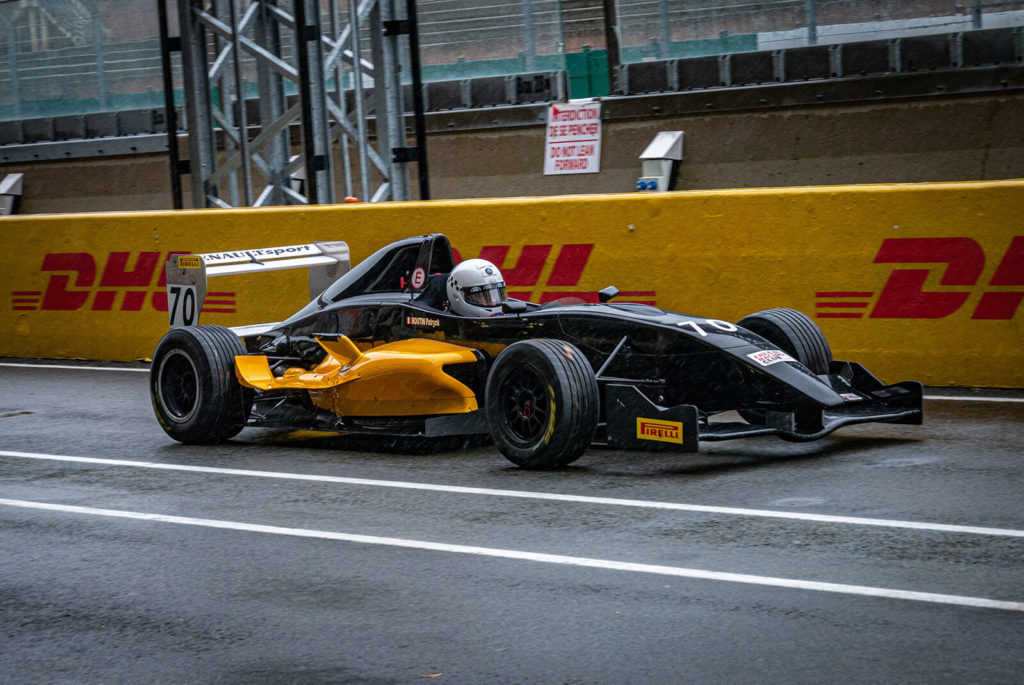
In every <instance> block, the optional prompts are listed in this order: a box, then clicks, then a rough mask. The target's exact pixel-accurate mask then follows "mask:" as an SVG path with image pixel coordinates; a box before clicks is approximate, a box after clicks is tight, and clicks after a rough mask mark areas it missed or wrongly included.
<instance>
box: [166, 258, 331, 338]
mask: <svg viewBox="0 0 1024 685" xmlns="http://www.w3.org/2000/svg"><path fill="white" fill-rule="evenodd" d="M349 267H350V262H349V251H348V245H347V244H346V243H344V242H341V241H333V242H317V243H307V244H305V245H285V246H283V247H265V248H260V249H257V250H237V251H234V252H210V253H207V254H197V255H192V254H174V255H171V258H170V259H168V260H167V263H166V264H165V265H164V272H165V273H166V274H167V313H168V318H169V319H170V323H171V328H179V327H181V326H193V325H195V324H197V323H198V322H199V313H200V312H201V311H202V309H203V302H204V301H205V300H206V279H207V278H209V277H211V276H230V275H235V274H248V273H254V272H257V271H277V270H279V269H299V268H306V269H308V270H309V299H311V300H312V299H313V298H315V297H316V296H317V295H319V294H320V293H322V292H323V291H324V290H326V289H327V288H328V286H330V285H331V284H332V283H334V281H336V280H337V279H339V278H340V277H341V276H343V275H344V274H345V273H346V272H347V271H348V270H349Z"/></svg>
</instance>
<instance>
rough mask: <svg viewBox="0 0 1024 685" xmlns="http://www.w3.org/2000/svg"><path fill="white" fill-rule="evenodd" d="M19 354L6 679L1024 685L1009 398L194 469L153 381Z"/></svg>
mask: <svg viewBox="0 0 1024 685" xmlns="http://www.w3.org/2000/svg"><path fill="white" fill-rule="evenodd" d="M11 361H13V360H7V362H8V363H7V364H0V469H2V471H0V500H2V501H0V550H3V554H2V556H0V682H12V683H14V682H17V683H26V682H76V683H109V682H146V683H180V682H186V681H187V682H204V683H205V682H217V683H243V682H244V683H251V682H299V683H319V682H354V683H355V682H358V683H392V682H395V683H400V682H420V679H421V678H423V677H425V676H433V677H436V679H437V680H439V681H449V682H461V683H482V682H496V683H606V682H607V683H651V682H716V683H718V682H786V683H802V682H806V683H820V682H825V681H841V682H865V683H867V682H872V683H878V682H929V683H936V682H949V683H953V682H956V683H962V682H972V683H1007V682H1019V678H1020V673H1021V669H1022V665H1024V582H1022V581H1024V511H1022V507H1021V504H1022V499H1024V498H1022V493H1024V476H1022V475H1021V473H1022V465H1024V464H1022V450H1021V447H1020V445H1021V444H1022V439H1024V402H1021V401H1020V400H1021V396H1020V395H1019V394H1016V395H1015V394H1013V393H1009V395H1010V396H1009V397H1008V398H1006V399H1005V400H1000V401H979V400H978V399H972V400H971V401H960V400H954V399H941V400H938V399H936V400H929V401H927V402H926V424H925V426H922V427H914V426H886V425H868V426H857V427H851V428H847V429H843V430H841V431H840V432H839V433H837V434H835V435H833V436H831V437H829V438H826V439H825V440H822V441H819V442H817V443H809V444H792V443H785V442H781V441H777V440H772V439H754V440H746V441H737V442H731V443H717V444H714V445H706V446H705V448H704V452H703V453H702V454H700V455H684V456H680V455H652V454H644V453H621V452H612V451H604V450H591V451H590V452H588V453H587V454H586V455H585V456H584V457H583V458H582V459H581V460H580V461H579V462H577V464H576V465H573V466H572V467H570V468H567V469H564V470H560V471H556V472H549V473H538V472H527V471H521V470H518V469H515V468H514V467H512V466H511V465H510V464H508V463H507V462H506V461H505V460H504V459H503V458H502V457H501V456H500V455H499V454H498V453H497V452H496V451H495V450H494V449H493V448H491V447H489V446H483V447H479V446H470V447H463V446H461V445H452V444H443V443H442V444H426V445H423V444H419V445H417V444H403V445H397V446H394V447H392V448H388V449H381V448H380V447H379V446H374V445H371V444H366V443H363V442H359V441H353V440H345V439H339V438H322V437H313V436H295V435H287V434H281V433H274V432H269V431H259V430H253V429H249V430H246V431H243V433H242V434H241V435H240V436H239V438H237V439H236V440H234V441H232V442H231V443H228V444H225V445H221V446H217V447H203V448H200V447H187V446H183V445H178V444H176V443H174V442H172V441H170V440H169V439H168V438H167V437H166V436H165V435H164V434H163V432H162V431H161V430H160V428H159V426H158V425H157V424H156V421H155V419H154V418H153V416H152V411H151V409H150V407H149V398H148V387H147V375H146V374H145V373H141V372H138V371H131V370H120V371H109V370H95V369H89V368H86V369H75V368H70V369H62V368H39V367H34V366H13V365H9V363H10V362H11ZM946 394H947V395H948V394H949V393H946ZM960 394H962V393H960ZM1004 394H1006V393H1004ZM371 448H373V449H371Z"/></svg>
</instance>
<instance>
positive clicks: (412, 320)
mask: <svg viewBox="0 0 1024 685" xmlns="http://www.w3.org/2000/svg"><path fill="white" fill-rule="evenodd" d="M405 325H406V326H423V327H426V328H440V327H441V320H440V319H433V318H431V317H429V316H407V317H405Z"/></svg>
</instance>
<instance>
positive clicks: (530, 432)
mask: <svg viewBox="0 0 1024 685" xmlns="http://www.w3.org/2000/svg"><path fill="white" fill-rule="evenodd" d="M599 405H600V396H599V393H598V389H597V380H596V379H595V378H594V370H593V369H592V368H591V366H590V362H588V361H587V358H586V357H584V356H583V353H582V352H580V350H579V349H578V348H577V347H576V346H575V345H572V344H571V343H567V342H563V341H561V340H545V339H539V340H523V341H520V342H517V343H514V344H512V345H509V346H508V347H507V348H505V349H504V350H503V351H502V353H501V354H500V355H498V358H497V359H496V360H495V362H494V365H493V366H492V367H491V371H490V373H489V374H488V376H487V391H486V407H487V424H488V427H489V429H490V434H491V438H492V439H493V440H494V444H495V445H496V446H497V447H498V449H499V450H500V451H501V453H502V454H503V455H505V458H507V459H508V460H509V461H511V462H512V463H513V464H515V465H516V466H521V467H523V468H528V469H550V468H556V467H558V466H564V465H566V464H570V463H572V462H574V461H576V460H577V459H579V458H580V456H582V455H583V452H584V451H586V449H587V447H588V446H589V445H590V441H591V439H592V438H593V436H594V430H595V429H596V428H597V421H598V414H599Z"/></svg>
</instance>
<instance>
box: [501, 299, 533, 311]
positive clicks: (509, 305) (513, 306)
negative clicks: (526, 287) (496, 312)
mask: <svg viewBox="0 0 1024 685" xmlns="http://www.w3.org/2000/svg"><path fill="white" fill-rule="evenodd" d="M526 309H527V307H526V303H525V302H523V301H522V300H505V303H504V304H503V305H501V311H503V312H505V313H506V314H522V313H523V312H525V311H526Z"/></svg>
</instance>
